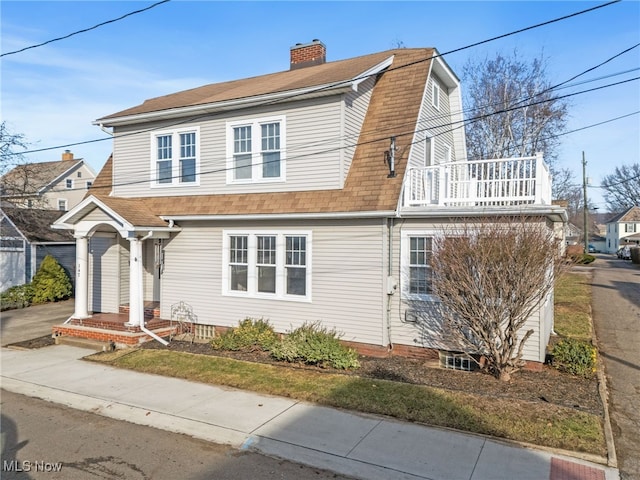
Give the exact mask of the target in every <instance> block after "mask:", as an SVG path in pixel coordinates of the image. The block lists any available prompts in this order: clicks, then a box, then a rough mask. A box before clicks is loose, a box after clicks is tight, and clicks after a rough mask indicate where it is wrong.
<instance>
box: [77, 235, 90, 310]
mask: <svg viewBox="0 0 640 480" xmlns="http://www.w3.org/2000/svg"><path fill="white" fill-rule="evenodd" d="M75 295H76V296H75V312H74V314H73V318H78V319H81V318H89V239H88V238H87V237H85V236H77V237H76V294H75Z"/></svg>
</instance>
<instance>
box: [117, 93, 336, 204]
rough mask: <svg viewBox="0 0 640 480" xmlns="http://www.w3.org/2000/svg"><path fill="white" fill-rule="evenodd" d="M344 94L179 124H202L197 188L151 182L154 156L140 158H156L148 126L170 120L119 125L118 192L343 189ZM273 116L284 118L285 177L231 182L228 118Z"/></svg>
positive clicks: (163, 193)
mask: <svg viewBox="0 0 640 480" xmlns="http://www.w3.org/2000/svg"><path fill="white" fill-rule="evenodd" d="M341 98H342V97H341V96H338V95H336V96H331V97H325V98H320V99H314V100H305V101H299V102H294V103H291V104H289V105H288V106H287V107H286V108H283V109H282V110H280V111H278V112H277V113H276V114H274V112H273V107H270V108H267V107H261V108H250V109H246V110H243V111H242V114H241V115H240V114H236V115H233V116H228V117H224V118H222V117H220V116H212V117H211V118H202V119H200V120H199V121H198V122H192V123H185V124H184V125H182V126H181V128H184V129H185V130H188V129H189V128H193V127H199V134H200V142H199V148H200V152H199V157H200V165H199V168H200V170H201V171H202V174H201V175H199V185H200V186H199V187H195V186H191V185H190V184H183V185H180V188H163V187H162V186H160V187H158V186H154V187H151V186H150V185H149V183H150V182H149V178H150V175H151V174H150V171H149V169H150V168H151V164H152V163H153V168H154V169H155V161H154V162H150V163H147V164H146V165H145V164H144V163H145V162H141V161H140V159H141V158H151V157H152V153H151V151H150V150H151V142H150V134H149V131H148V129H149V128H154V129H155V131H154V132H153V133H158V132H162V131H166V130H168V129H169V128H170V127H169V125H170V122H165V123H161V122H155V123H151V124H145V125H144V126H136V127H135V128H134V127H132V126H127V127H117V128H116V129H115V136H114V151H113V159H114V160H113V175H114V182H115V186H114V195H116V196H121V197H140V196H167V195H203V194H225V193H252V192H274V191H299V190H322V189H333V188H340V187H341V186H342V185H341V177H342V172H341V170H340V169H341V155H342V153H341V147H342V146H343V145H342V142H341V135H342V127H341V120H342V107H341V104H342V102H341ZM271 117H284V118H286V132H285V133H286V145H281V147H282V149H281V150H282V155H284V156H286V162H287V165H286V182H285V181H281V180H278V181H271V182H266V183H263V182H260V183H253V182H248V183H227V170H226V168H227V158H226V152H227V133H226V128H227V123H228V122H231V123H241V122H249V121H252V120H254V119H260V118H271ZM136 132H139V133H136ZM281 133H282V132H281ZM254 141H255V140H254ZM258 141H259V139H258ZM154 171H155V170H154ZM283 173H284V172H283Z"/></svg>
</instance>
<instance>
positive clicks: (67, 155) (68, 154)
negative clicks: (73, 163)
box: [62, 150, 73, 160]
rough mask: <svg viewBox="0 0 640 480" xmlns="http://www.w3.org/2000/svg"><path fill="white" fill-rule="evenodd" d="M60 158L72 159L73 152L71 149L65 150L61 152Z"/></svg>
mask: <svg viewBox="0 0 640 480" xmlns="http://www.w3.org/2000/svg"><path fill="white" fill-rule="evenodd" d="M62 160H73V153H71V150H65V151H64V152H63V154H62Z"/></svg>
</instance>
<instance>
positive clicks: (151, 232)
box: [138, 231, 169, 347]
mask: <svg viewBox="0 0 640 480" xmlns="http://www.w3.org/2000/svg"><path fill="white" fill-rule="evenodd" d="M152 236H153V231H150V232H149V233H148V234H147V235H145V236H144V237H142V238H141V239H140V242H144V241H145V240H147V239H149V238H151V237H152ZM140 261H142V259H140ZM138 289H139V290H138V293H139V295H140V296H139V298H140V299H141V302H140V306H139V307H138V308H140V309H142V317H141V318H142V321H141V322H140V330H141V331H143V332H144V333H146V334H147V335H149V336H150V337H151V338H153V339H154V340H157V341H158V342H160V343H161V344H162V345H164V346H165V347H166V346H167V345H169V342H167V341H166V340H165V339H164V338H162V337H160V336H158V335H156V334H155V333H153V332H152V331H151V330H149V329H148V328H147V327H145V326H144V289H143V288H142V282H140V283H139V285H138Z"/></svg>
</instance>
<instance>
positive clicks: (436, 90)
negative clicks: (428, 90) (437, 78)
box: [431, 82, 440, 110]
mask: <svg viewBox="0 0 640 480" xmlns="http://www.w3.org/2000/svg"><path fill="white" fill-rule="evenodd" d="M431 104H432V105H433V106H434V108H435V109H436V110H440V87H439V86H438V84H437V83H436V82H433V88H432V96H431Z"/></svg>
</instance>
